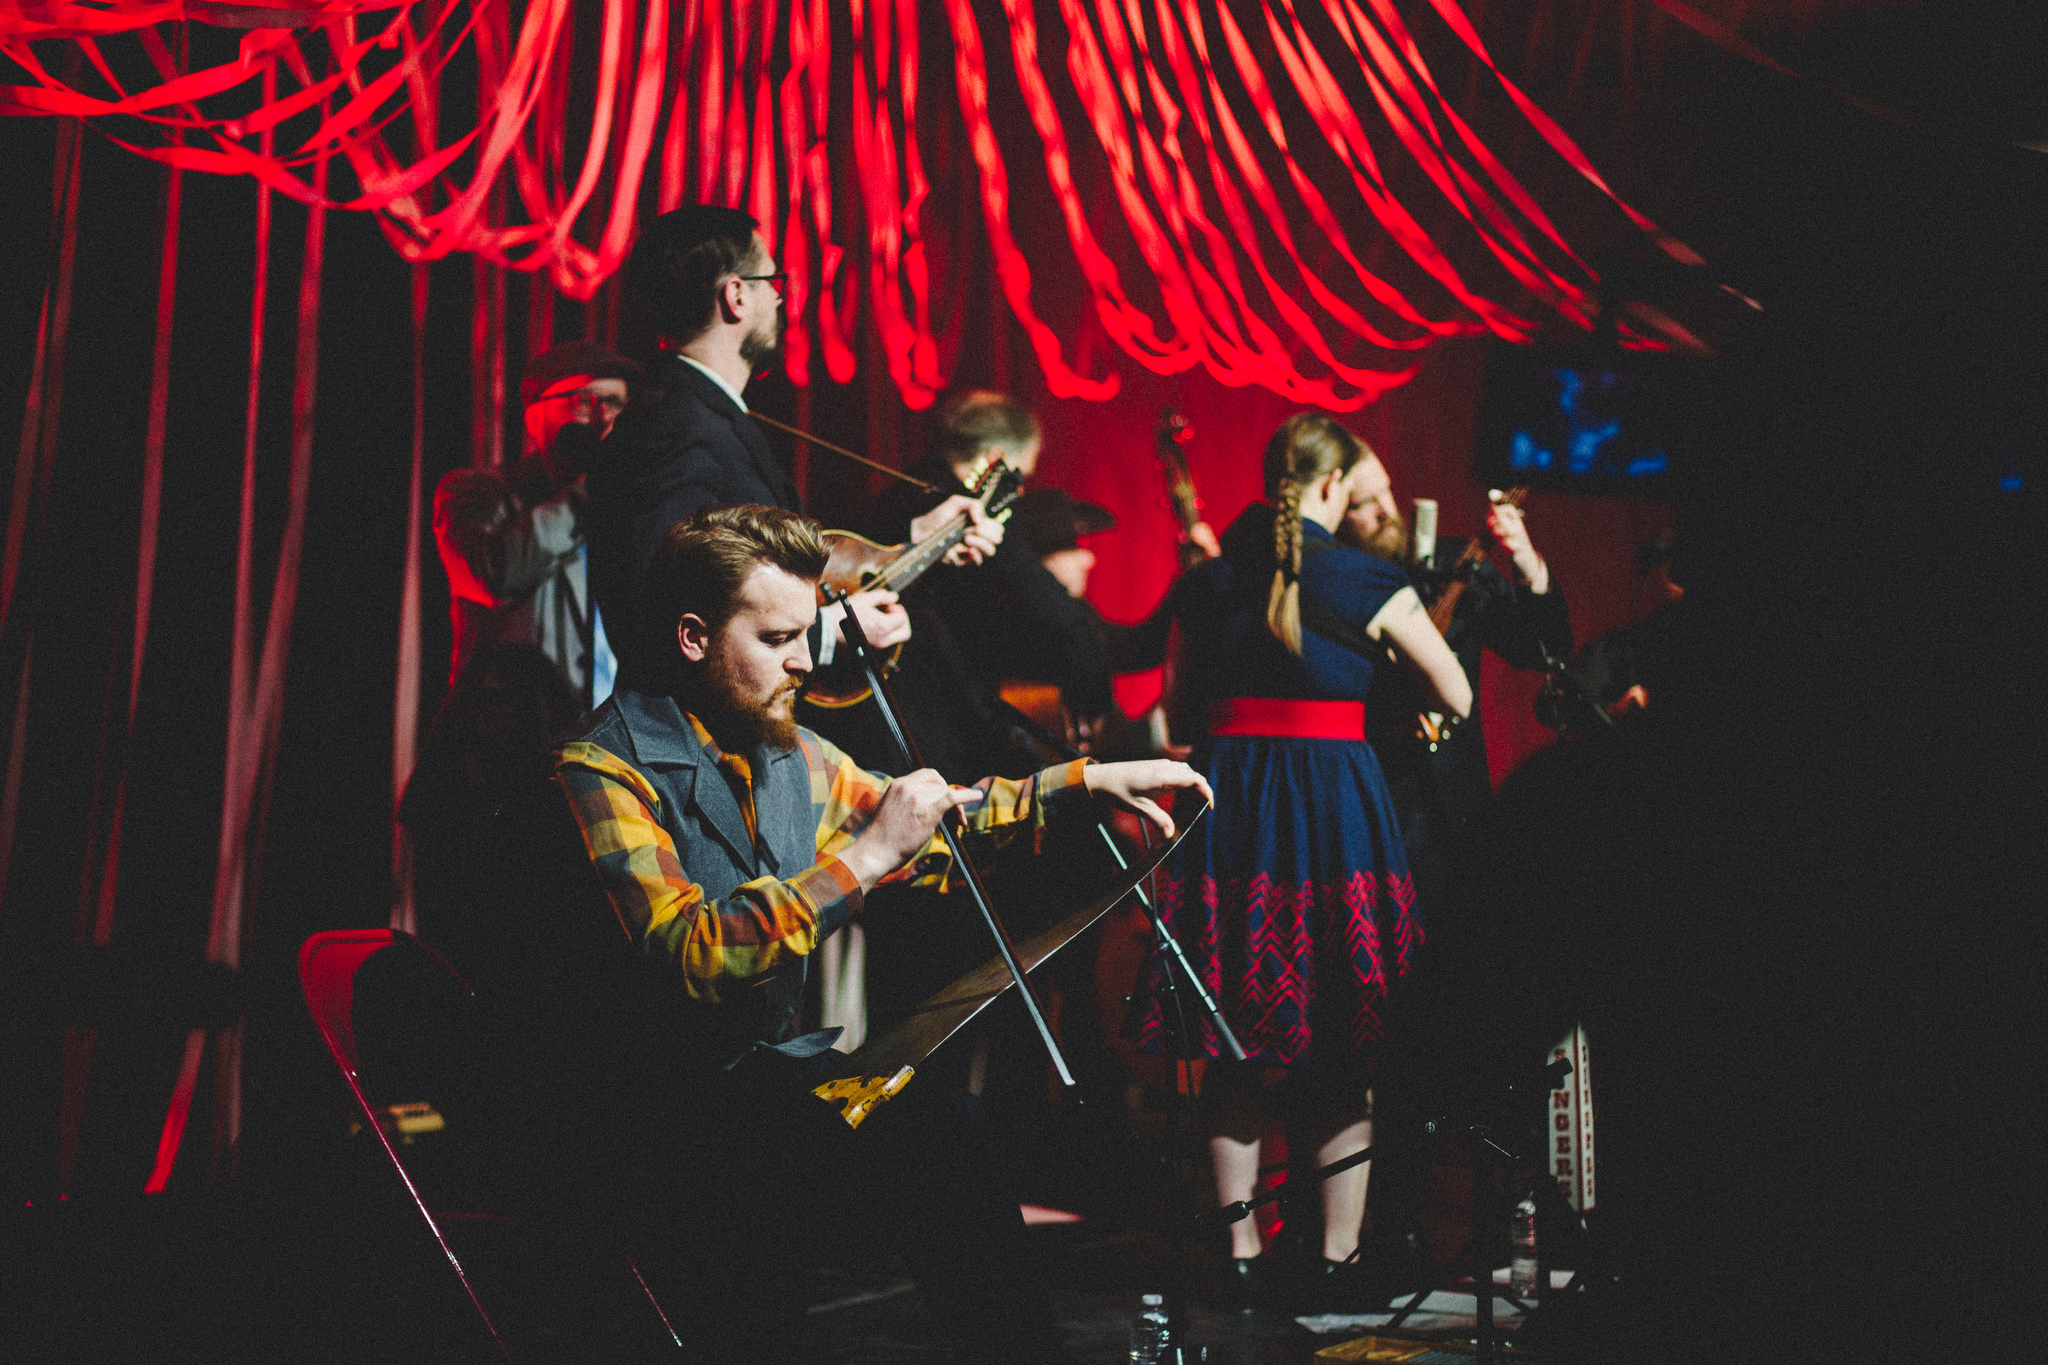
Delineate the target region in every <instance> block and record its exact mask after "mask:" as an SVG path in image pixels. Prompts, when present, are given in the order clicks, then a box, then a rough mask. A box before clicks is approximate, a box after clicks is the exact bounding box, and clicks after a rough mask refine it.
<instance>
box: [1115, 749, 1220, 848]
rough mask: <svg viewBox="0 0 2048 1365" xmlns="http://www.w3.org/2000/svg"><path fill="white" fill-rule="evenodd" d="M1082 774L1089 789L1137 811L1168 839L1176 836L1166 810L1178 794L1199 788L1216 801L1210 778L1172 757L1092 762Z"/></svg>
mask: <svg viewBox="0 0 2048 1365" xmlns="http://www.w3.org/2000/svg"><path fill="white" fill-rule="evenodd" d="M1083 777H1084V779H1085V780H1086V781H1087V783H1088V790H1089V791H1091V792H1095V793H1098V794H1100V795H1102V796H1107V797H1108V798H1110V800H1112V801H1114V802H1116V803H1117V804H1118V805H1120V806H1123V807H1125V808H1126V809H1129V810H1134V811H1136V812H1137V813H1138V814H1139V815H1142V816H1144V817H1145V818H1146V819H1147V820H1150V821H1151V822H1152V824H1153V825H1154V826H1155V827H1156V828H1157V829H1158V830H1159V832H1160V833H1161V834H1163V835H1165V836H1166V837H1167V838H1169V839H1171V838H1172V837H1173V817H1172V816H1171V815H1169V814H1167V809H1168V808H1169V807H1171V806H1172V805H1173V798H1174V794H1175V793H1177V792H1182V791H1198V792H1200V793H1201V794H1202V799H1203V800H1204V801H1207V802H1210V803H1211V804H1213V803H1214V802H1215V800H1216V794H1215V793H1214V792H1212V791H1210V790H1209V783H1208V780H1207V779H1205V778H1204V777H1203V776H1202V775H1201V774H1200V773H1198V772H1196V771H1195V770H1194V769H1193V768H1190V767H1189V766H1188V765H1187V764H1185V763H1175V762H1173V761H1172V760H1171V759H1165V758H1147V759H1140V760H1138V761H1137V762H1134V763H1091V764H1089V765H1088V766H1087V768H1085V769H1084V770H1083Z"/></svg>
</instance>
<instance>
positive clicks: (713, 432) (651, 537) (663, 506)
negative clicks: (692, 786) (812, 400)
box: [585, 356, 803, 686]
mask: <svg viewBox="0 0 2048 1365" xmlns="http://www.w3.org/2000/svg"><path fill="white" fill-rule="evenodd" d="M585 487H586V489H587V491H588V494H589V499H590V501H589V507H588V512H589V519H590V520H589V524H590V585H591V589H592V591H593V593H594V594H595V596H596V597H597V604H598V608H599V609H600V610H601V611H602V612H603V613H604V621H605V632H606V635H607V637H608V638H609V640H610V642H611V646H612V650H613V652H614V653H616V654H617V655H618V656H619V672H620V685H621V686H624V685H626V680H627V679H628V678H630V677H632V676H633V675H634V674H635V673H637V672H641V671H643V670H645V669H646V668H647V667H648V661H649V659H650V658H654V659H660V658H663V657H665V652H663V651H664V648H665V644H666V640H665V637H666V634H667V632H666V630H660V631H653V630H650V629H648V627H647V625H646V623H644V622H640V621H636V620H635V619H634V613H635V608H636V605H637V603H638V599H639V595H640V587H641V583H642V581H643V580H644V579H645V577H646V574H647V566H648V564H649V563H650V562H651V561H652V560H653V558H654V551H655V548H656V547H657V546H659V545H660V544H661V538H662V537H663V536H664V535H666V534H667V533H668V529H669V528H670V527H671V526H674V525H675V524H676V523H677V522H679V521H681V520H682V519H683V518H685V517H687V516H689V515H690V514H691V513H692V512H695V511H696V510H697V509H698V508H700V507H709V506H712V505H713V504H717V503H742V502H754V503H765V504H767V505H769V506H772V507H786V508H788V509H790V510H791V511H793V512H801V511H802V510H803V499H802V498H801V497H799V496H798V494H797V491H796V485H795V484H793V483H791V482H790V480H789V476H788V475H787V474H785V473H784V472H783V470H782V466H781V464H780V463H778V462H777V460H776V458H775V452H774V451H773V450H772V449H771V448H770V447H769V445H768V440H767V438H766V437H765V436H763V435H762V434H761V428H760V426H759V425H758V424H757V423H755V422H754V421H753V419H752V418H750V417H748V416H747V415H746V414H745V413H744V412H742V411H741V410H740V408H739V405H738V404H736V403H734V402H733V401H732V399H731V398H730V397H728V396H727V394H726V392H725V390H723V389H721V388H720V387H719V386H718V385H717V384H716V383H714V382H712V380H711V378H710V377H709V376H707V375H706V374H704V373H703V372H702V371H700V370H698V369H697V368H696V367H695V366H693V365H691V364H689V363H687V362H685V361H683V360H681V359H678V358H676V357H674V356H670V357H668V358H666V359H664V360H662V361H660V362H659V363H657V364H656V365H655V366H654V367H653V369H652V370H651V371H650V372H649V374H648V382H647V383H645V384H642V385H640V386H638V388H637V389H636V391H635V393H634V395H633V402H632V404H631V406H629V407H628V408H627V409H626V410H625V411H624V412H622V413H620V414H619V420H618V423H617V425H615V426H614V427H613V428H612V433H611V435H610V436H608V437H606V438H605V441H604V444H603V445H602V446H601V447H600V448H599V454H598V456H597V458H596V460H595V461H594V462H593V463H592V465H591V468H590V473H589V475H588V477H587V479H586V483H585ZM657 637H658V638H657Z"/></svg>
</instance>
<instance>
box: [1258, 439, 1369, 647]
mask: <svg viewBox="0 0 2048 1365" xmlns="http://www.w3.org/2000/svg"><path fill="white" fill-rule="evenodd" d="M1371 454H1372V452H1371V451H1369V450H1367V449H1366V446H1365V442H1363V441H1361V440H1359V439H1358V438H1357V437H1356V436H1354V435H1352V434H1351V433H1350V432H1348V431H1346V430H1345V429H1344V428H1343V427H1341V426H1339V425H1338V424H1337V422H1336V421H1335V420H1334V419H1333V418H1330V417H1326V416H1324V415H1323V414H1321V413H1319V412H1297V413H1295V414H1294V416H1292V417H1290V418H1288V419H1287V420H1286V421H1284V422H1282V423H1281V424H1280V429H1279V430H1278V431H1276V432H1274V433H1273V435H1272V438H1271V439H1270V440H1268V441H1267V442H1266V457H1265V465H1266V496H1267V497H1269V498H1271V499H1272V500H1273V509H1274V510H1273V590H1272V592H1271V593H1270V594H1269V595H1268V596H1267V599H1266V628H1267V629H1268V630H1270V631H1272V632H1273V637H1274V638H1275V639H1277V640H1278V641H1280V643H1281V644H1283V645H1286V646H1287V651H1288V653H1290V654H1293V655H1294V656H1295V657H1296V658H1299V657H1300V656H1301V495H1302V493H1303V492H1304V491H1305V490H1306V489H1308V488H1309V487H1310V486H1312V485H1313V484H1314V483H1315V481H1316V480H1318V479H1321V478H1324V477H1326V476H1328V475H1330V474H1337V473H1342V472H1344V471H1346V470H1348V469H1350V468H1351V467H1352V466H1353V465H1355V464H1357V463H1358V462H1359V461H1360V460H1361V459H1364V458H1366V457H1368V456H1370V455H1371Z"/></svg>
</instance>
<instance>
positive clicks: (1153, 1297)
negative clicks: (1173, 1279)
mask: <svg viewBox="0 0 2048 1365" xmlns="http://www.w3.org/2000/svg"><path fill="white" fill-rule="evenodd" d="M1138 1302H1139V1303H1142V1304H1144V1305H1145V1306H1146V1307H1147V1308H1157V1307H1158V1306H1159V1305H1160V1304H1162V1303H1165V1302H1166V1296H1165V1295H1164V1294H1144V1295H1141V1296H1140V1297H1139V1299H1138Z"/></svg>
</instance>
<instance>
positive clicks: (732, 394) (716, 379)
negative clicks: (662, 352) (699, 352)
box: [675, 351, 753, 412]
mask: <svg viewBox="0 0 2048 1365" xmlns="http://www.w3.org/2000/svg"><path fill="white" fill-rule="evenodd" d="M675 356H676V359H677V360H680V361H682V362H683V363H684V364H685V365H694V366H696V367H697V368H698V369H700V370H702V371H703V372H704V373H705V374H707V375H709V376H710V377H711V382H712V383H714V384H716V385H718V387H719V388H721V389H724V390H725V396H726V397H727V398H730V399H732V401H733V402H735V403H737V404H739V407H740V411H741V412H752V411H753V409H752V408H750V407H748V406H747V400H746V399H744V398H742V397H740V391H739V390H738V389H736V388H734V387H733V386H732V385H730V384H728V383H726V382H725V376H724V375H722V374H720V373H719V372H718V371H716V370H714V369H712V368H711V367H710V366H709V365H706V364H705V363H704V362H703V361H701V360H699V359H697V358H696V357H695V356H689V355H684V354H683V353H682V352H681V351H677V352H676V353H675Z"/></svg>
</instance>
